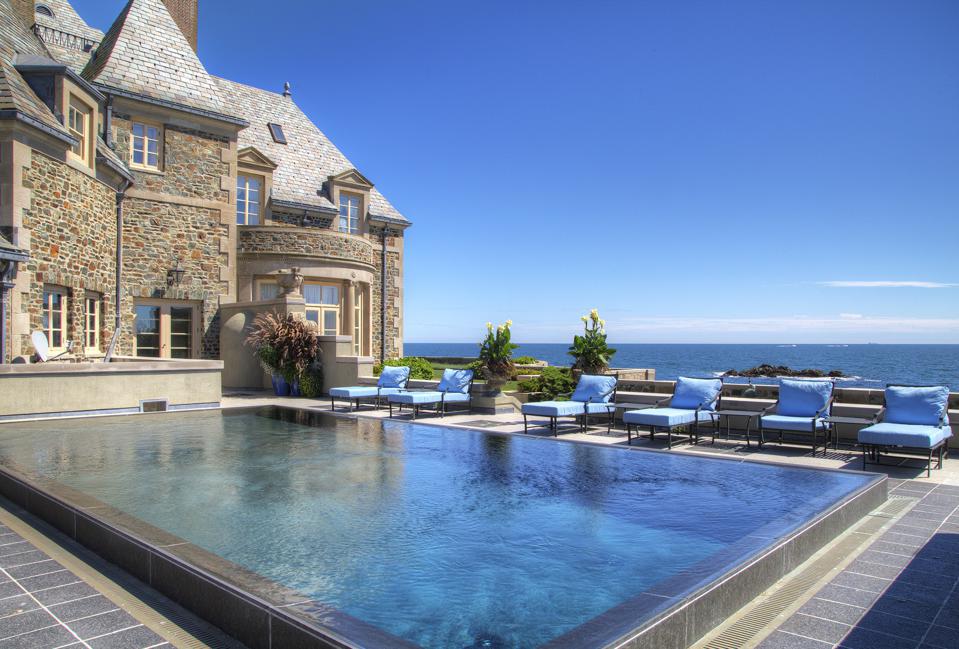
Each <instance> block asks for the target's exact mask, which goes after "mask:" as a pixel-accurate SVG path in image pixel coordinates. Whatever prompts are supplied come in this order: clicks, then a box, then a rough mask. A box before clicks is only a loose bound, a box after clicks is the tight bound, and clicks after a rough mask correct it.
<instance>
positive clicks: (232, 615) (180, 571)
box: [0, 405, 887, 649]
mask: <svg viewBox="0 0 959 649" xmlns="http://www.w3.org/2000/svg"><path fill="white" fill-rule="evenodd" d="M263 408H272V409H276V410H285V411H292V412H295V413H303V415H307V416H319V415H332V416H338V417H343V418H350V419H363V420H366V421H375V420H373V419H371V418H361V417H356V416H355V415H353V416H351V415H347V414H340V413H335V412H334V413H331V412H329V411H321V410H316V409H306V408H297V407H291V406H285V405H270V406H252V407H245V408H229V409H222V410H221V412H226V413H237V414H239V413H240V412H241V411H257V410H262V409H263ZM154 416H166V415H163V414H159V415H154ZM393 423H397V424H410V423H414V424H421V425H423V424H426V422H420V421H416V422H409V421H404V420H393ZM426 425H434V426H442V424H440V422H437V423H435V424H426ZM442 427H445V428H449V429H452V430H457V429H459V430H471V431H473V432H481V433H485V434H487V435H490V434H492V435H501V436H521V437H523V438H526V439H541V440H542V441H544V442H546V441H552V442H557V441H558V442H561V443H566V444H587V445H592V446H600V447H602V448H622V447H611V446H610V445H607V444H600V443H597V442H589V441H579V440H556V439H554V438H543V437H538V436H529V435H520V434H518V433H509V432H503V431H491V430H482V431H480V430H477V429H469V428H465V427H454V426H442ZM622 450H627V451H628V450H632V451H635V452H644V453H670V454H672V455H679V454H678V453H675V452H673V451H668V450H660V449H645V448H636V447H632V448H628V449H627V448H622ZM683 457H699V458H701V459H713V460H725V461H732V462H750V463H751V464H758V465H773V466H781V467H786V468H790V469H794V470H807V471H824V472H840V473H850V474H855V475H857V476H863V475H867V476H870V475H871V476H872V479H871V480H870V481H869V482H868V483H866V484H865V485H863V486H861V487H859V488H858V489H856V490H855V491H853V492H851V493H849V494H847V495H846V496H845V497H843V498H842V499H841V500H840V501H838V502H836V503H834V504H833V505H832V506H831V507H830V508H829V509H827V510H825V511H822V512H820V513H819V514H817V515H816V516H815V517H814V518H812V519H811V520H808V521H806V522H805V523H804V524H803V525H801V526H800V527H798V528H797V529H795V530H794V531H793V532H791V533H789V534H788V535H786V536H785V537H783V538H781V539H779V540H778V541H774V539H772V538H770V537H757V535H756V534H755V533H754V534H751V535H749V536H748V537H745V538H744V539H742V540H740V541H739V542H737V543H736V544H733V545H732V546H730V547H728V548H726V549H724V550H723V551H721V552H720V554H726V553H728V556H730V557H733V559H734V560H733V561H732V563H731V567H730V568H729V569H728V570H727V571H725V572H724V573H722V574H720V575H716V574H715V570H710V569H709V567H708V565H703V564H704V563H706V561H709V562H712V563H713V564H715V563H716V555H712V556H711V557H710V558H709V559H708V560H706V561H704V562H700V563H699V564H696V565H694V566H692V567H691V568H690V569H687V570H685V571H683V572H682V573H680V574H679V575H677V576H675V577H673V578H670V579H668V580H666V581H664V582H661V583H658V584H656V585H655V586H654V587H653V588H651V589H650V590H647V591H645V592H643V593H640V594H639V595H637V596H636V597H633V598H631V599H630V600H627V601H626V602H624V603H622V604H620V605H618V606H616V607H614V608H612V609H610V610H608V611H606V612H604V613H602V614H600V615H599V616H597V617H594V618H592V619H591V620H589V621H587V622H585V623H583V624H581V625H579V626H577V627H575V628H573V629H572V630H570V631H569V632H567V633H565V634H563V635H561V636H559V637H558V638H555V639H554V640H552V641H550V642H549V643H547V644H546V645H543V646H544V648H545V647H548V648H550V649H561V648H562V649H565V648H571V647H582V646H603V647H610V648H613V647H616V648H619V647H624V648H625V647H628V648H630V649H634V648H636V649H638V648H645V647H650V648H654V647H655V648H657V649H658V648H660V647H662V648H665V649H671V648H673V647H675V648H676V649H681V648H684V647H687V646H689V645H691V644H692V643H693V642H695V641H696V640H697V639H699V638H700V637H702V636H703V635H704V634H705V633H707V632H708V631H709V630H710V629H712V628H713V627H714V626H716V625H717V624H718V623H719V622H721V621H722V620H723V619H725V618H726V617H728V616H729V615H731V614H732V613H733V612H735V611H736V610H738V609H739V608H741V607H742V606H744V605H746V604H747V603H748V602H749V601H751V600H752V599H754V598H755V597H756V596H757V595H759V594H760V593H761V592H762V591H763V590H765V589H766V588H768V587H769V586H771V585H772V584H773V583H775V582H776V581H777V580H778V579H780V578H781V577H783V576H784V575H786V574H787V573H789V572H790V571H791V570H793V569H794V568H795V567H797V566H798V565H799V564H801V563H803V562H804V561H805V560H806V559H808V558H809V557H810V556H812V554H814V553H815V552H816V551H817V550H819V549H820V548H821V547H823V546H824V545H825V544H826V543H828V542H829V541H830V540H832V539H833V538H835V537H836V536H837V535H838V534H840V533H841V532H843V531H845V530H846V529H847V528H848V527H850V526H851V525H852V524H853V523H855V522H856V521H858V520H860V519H861V518H862V517H863V516H865V515H866V514H867V513H869V512H870V511H872V510H874V509H876V508H877V507H878V506H879V505H881V504H882V502H884V501H885V500H886V491H887V486H886V476H885V475H883V474H866V473H863V472H859V471H852V470H848V469H826V468H817V467H797V466H796V465H792V464H787V463H778V462H765V461H764V462H757V461H752V460H749V459H744V458H731V457H723V456H712V455H710V456H706V455H696V456H690V455H689V454H683ZM0 494H2V495H4V496H5V497H6V498H8V499H9V500H10V501H12V502H14V503H16V504H17V505H20V506H21V507H23V508H24V509H26V510H27V511H29V512H31V513H32V514H34V515H36V516H38V517H40V518H42V519H43V520H45V521H47V522H48V523H50V524H51V525H53V526H54V527H56V528H57V529H59V530H61V531H62V532H64V533H65V534H67V535H68V536H70V537H71V538H73V539H74V540H76V541H77V542H79V543H80V544H82V545H84V546H85V547H87V548H89V549H90V550H92V551H93V552H95V553H97V554H99V555H100V556H101V557H103V558H104V559H106V560H108V561H110V562H112V563H114V564H116V565H118V566H119V567H121V568H123V569H124V570H126V571H127V572H129V573H130V574H132V575H133V576H135V577H137V578H138V579H140V580H141V581H143V582H145V583H147V584H149V585H150V586H152V587H153V588H155V589H156V590H158V591H159V592H161V593H163V594H164V595H166V596H167V597H169V598H170V599H172V600H174V601H176V602H177V603H179V604H180V605H182V606H184V607H185V608H187V609H189V610H191V611H192V612H194V613H195V614H197V615H199V616H200V617H201V618H204V619H206V620H207V621H209V622H211V623H212V624H214V625H216V626H218V627H219V628H221V629H222V630H224V631H225V632H227V633H229V634H230V635H232V636H233V637H235V638H236V639H237V640H240V641H241V642H243V643H244V644H246V645H247V646H249V647H251V649H260V648H262V649H270V648H271V647H280V646H282V647H285V648H286V647H289V648H290V649H298V648H299V647H304V648H305V647H324V648H325V647H334V648H336V649H347V648H349V649H353V648H357V649H358V648H359V647H375V646H382V647H415V646H416V645H413V644H411V643H409V642H408V641H405V640H403V639H401V638H398V637H396V636H393V635H391V634H389V633H387V632H384V631H382V630H380V629H378V628H376V627H373V626H372V625H369V624H367V623H365V622H363V621H361V620H358V619H356V618H352V617H351V616H349V615H348V614H346V613H343V612H342V611H338V610H335V609H333V608H332V607H330V606H328V605H325V604H323V603H321V602H317V601H316V600H312V599H310V598H309V597H306V596H304V595H302V594H300V593H297V592H295V591H293V590H291V589H288V588H285V587H283V586H280V585H279V584H277V583H275V582H273V581H271V580H269V579H266V578H265V577H262V576H260V575H258V574H256V573H253V572H251V571H249V570H247V569H245V568H242V567H241V566H238V565H236V564H234V563H232V562H229V561H227V560H225V559H223V558H221V557H219V556H218V555H215V554H213V553H210V552H208V551H206V550H203V549H202V548H199V547H198V546H195V545H193V544H192V543H189V542H188V541H185V540H183V539H181V538H179V537H176V536H174V535H172V534H170V533H169V532H166V531H164V530H161V529H158V528H156V527H153V526H151V525H149V524H148V523H145V522H144V521H141V520H140V519H137V518H135V517H133V516H131V515H129V514H126V513H124V512H122V511H120V510H118V509H115V508H113V507H111V506H109V505H106V504H105V503H103V502H101V501H99V500H97V499H95V498H93V497H91V496H89V495H87V494H84V493H81V492H79V491H76V490H74V489H71V488H69V487H67V486H65V485H62V484H60V483H57V482H55V481H51V480H46V479H42V478H39V477H37V476H34V475H32V474H30V472H29V471H26V470H24V469H22V468H20V467H16V466H11V463H9V462H7V463H6V464H0ZM757 538H769V540H770V541H771V542H770V543H769V544H767V545H765V546H762V547H761V548H760V549H759V550H754V551H752V552H748V553H747V554H745V555H741V553H742V552H743V549H742V547H743V546H744V544H745V542H746V540H747V539H749V540H750V541H751V542H755V541H756V539H757ZM737 546H740V547H739V548H738V549H737ZM737 553H740V554H737ZM218 573H226V574H229V577H230V578H229V579H227V578H225V577H224V576H222V574H218ZM704 580H705V581H704ZM250 591H254V592H256V593H259V594H254V592H250ZM655 591H659V592H655ZM677 597H681V599H679V600H678V601H676V598H677ZM642 618H644V621H643V622H642V623H640V624H637V622H636V620H639V619H642ZM324 622H326V623H325V624H324ZM334 627H335V628H334Z"/></svg>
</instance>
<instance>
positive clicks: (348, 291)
mask: <svg viewBox="0 0 959 649" xmlns="http://www.w3.org/2000/svg"><path fill="white" fill-rule="evenodd" d="M354 284H355V283H354V282H353V280H351V279H347V280H344V281H343V292H344V293H345V294H344V296H343V298H344V299H343V310H344V311H345V312H346V313H344V314H343V328H344V329H345V331H344V332H343V333H344V334H345V335H347V336H351V337H352V336H353V329H354V327H355V324H356V322H355V320H354V311H355V306H356V303H355V298H354V294H353V291H354V289H353V286H354ZM353 343H354V344H356V341H355V340H354V341H353Z"/></svg>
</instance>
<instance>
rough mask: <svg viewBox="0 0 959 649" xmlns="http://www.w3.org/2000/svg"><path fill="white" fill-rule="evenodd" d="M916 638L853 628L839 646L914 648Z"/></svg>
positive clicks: (850, 648)
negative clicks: (910, 638) (911, 638)
mask: <svg viewBox="0 0 959 649" xmlns="http://www.w3.org/2000/svg"><path fill="white" fill-rule="evenodd" d="M917 643H918V640H909V639H906V638H899V637H896V636H891V635H886V634H884V633H878V632H876V631H870V630H869V629H863V628H860V627H857V628H854V629H853V630H852V631H850V632H849V634H848V635H846V637H845V638H843V639H842V642H840V644H839V646H840V647H843V648H844V649H915V647H916V644H917Z"/></svg>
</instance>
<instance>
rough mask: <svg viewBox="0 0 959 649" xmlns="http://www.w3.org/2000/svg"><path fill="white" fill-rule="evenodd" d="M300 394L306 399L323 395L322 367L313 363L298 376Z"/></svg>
mask: <svg viewBox="0 0 959 649" xmlns="http://www.w3.org/2000/svg"><path fill="white" fill-rule="evenodd" d="M300 394H302V395H303V396H304V397H306V398H308V399H316V398H317V397H319V396H320V395H322V394H323V366H322V365H320V364H319V363H314V364H313V365H311V366H310V367H308V368H306V371H305V372H303V374H301V375H300Z"/></svg>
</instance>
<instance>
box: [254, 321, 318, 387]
mask: <svg viewBox="0 0 959 649" xmlns="http://www.w3.org/2000/svg"><path fill="white" fill-rule="evenodd" d="M246 344H247V345H250V346H251V347H253V350H254V353H255V354H256V355H257V358H258V359H259V361H260V363H261V364H262V365H263V368H264V369H265V370H266V371H267V372H269V373H270V375H271V376H272V379H273V391H274V392H275V393H276V394H277V396H284V395H286V394H292V395H293V396H299V394H300V377H301V376H303V374H304V373H305V372H306V371H307V370H308V369H309V368H310V367H311V366H313V365H314V363H315V362H316V360H317V357H318V355H319V345H318V343H317V341H316V329H315V327H314V325H313V323H311V322H307V321H305V320H300V319H298V318H296V317H295V316H294V315H293V314H292V313H288V314H286V315H285V316H281V315H279V314H276V313H260V314H259V315H257V316H256V318H255V319H254V320H253V326H252V327H251V328H250V333H249V335H248V336H247V337H246Z"/></svg>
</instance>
